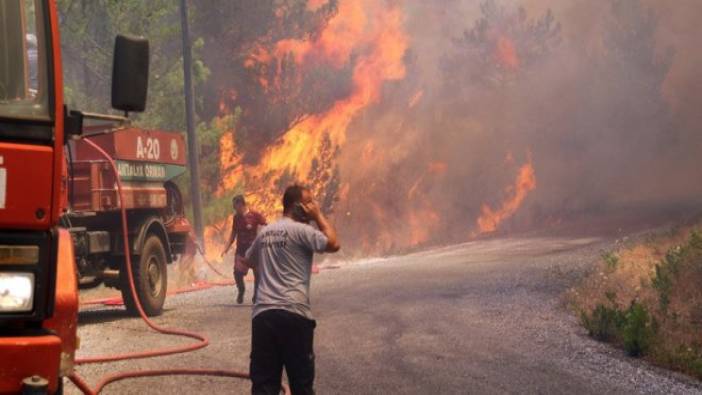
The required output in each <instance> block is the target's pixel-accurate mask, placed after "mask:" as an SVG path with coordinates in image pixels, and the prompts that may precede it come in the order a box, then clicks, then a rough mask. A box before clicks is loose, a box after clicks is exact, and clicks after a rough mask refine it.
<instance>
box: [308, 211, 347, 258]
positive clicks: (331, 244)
mask: <svg viewBox="0 0 702 395" xmlns="http://www.w3.org/2000/svg"><path fill="white" fill-rule="evenodd" d="M302 208H303V209H304V210H305V212H306V213H307V215H309V216H310V218H312V219H313V220H314V222H316V223H317V227H318V228H319V231H320V232H322V233H323V234H324V236H326V237H327V247H326V248H325V249H324V251H325V252H337V251H339V249H341V245H339V240H338V239H337V238H336V229H334V226H333V225H332V224H331V223H330V222H329V221H328V220H327V218H326V217H325V216H324V214H322V211H321V210H320V209H319V205H318V204H317V202H314V201H313V202H309V203H307V204H302Z"/></svg>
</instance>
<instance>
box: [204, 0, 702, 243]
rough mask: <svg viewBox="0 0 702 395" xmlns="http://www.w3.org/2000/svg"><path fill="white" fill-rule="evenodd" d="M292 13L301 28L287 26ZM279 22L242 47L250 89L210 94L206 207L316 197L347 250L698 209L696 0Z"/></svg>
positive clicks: (509, 2) (418, 8)
mask: <svg viewBox="0 0 702 395" xmlns="http://www.w3.org/2000/svg"><path fill="white" fill-rule="evenodd" d="M240 11H241V12H246V10H245V8H243V9H241V10H240ZM281 15H285V16H284V17H283V16H281ZM298 15H301V16H300V18H303V19H304V18H307V19H304V20H305V21H307V22H308V25H311V26H313V28H312V29H311V31H312V32H313V33H310V34H305V33H300V26H301V25H302V23H298V24H291V26H292V27H290V30H289V31H286V30H285V29H282V28H281V26H287V25H288V24H289V20H290V19H291V18H292V19H293V20H294V19H295V18H296V16H298ZM271 18H273V20H274V21H278V22H274V23H272V25H273V26H275V27H276V28H271V30H269V31H268V32H267V33H265V32H262V33H261V35H260V36H257V37H252V38H251V39H250V41H249V42H247V43H246V45H242V44H241V43H238V44H236V46H237V49H238V50H241V51H242V52H243V55H241V56H240V57H238V58H237V57H232V59H231V62H237V64H238V65H240V66H239V67H241V68H240V70H245V73H244V76H242V75H237V76H236V77H232V78H235V79H239V80H240V79H242V78H244V77H245V78H246V81H247V82H246V84H244V83H238V85H237V83H234V82H232V85H235V86H228V85H227V84H228V82H227V81H232V80H231V79H229V80H228V79H227V78H217V77H215V78H213V79H212V81H216V83H217V87H218V88H217V92H218V95H219V101H218V103H217V105H218V106H219V107H218V109H217V110H211V111H212V112H217V113H218V114H219V115H220V116H225V115H227V114H232V113H234V112H235V111H240V113H237V114H238V115H237V118H236V122H235V124H234V125H233V126H232V127H231V130H229V131H228V133H227V134H225V135H224V136H223V137H222V139H221V144H222V145H221V149H220V172H221V177H222V181H221V183H220V185H219V190H218V193H219V194H220V195H222V196H226V195H227V194H229V193H231V192H232V191H233V190H235V189H243V190H245V192H246V193H247V195H248V196H249V197H250V200H251V201H252V202H253V204H254V205H255V206H258V207H259V209H262V210H264V211H267V212H269V213H272V212H274V211H276V210H277V209H279V201H278V197H279V194H280V192H281V190H282V188H283V187H284V185H285V184H287V183H289V182H293V181H300V182H304V183H307V184H310V185H312V186H313V189H314V191H315V192H316V193H317V194H318V196H319V197H320V199H322V200H323V203H324V207H325V209H326V210H328V211H329V212H330V213H332V215H333V217H334V219H335V222H336V223H337V224H338V226H339V228H340V232H341V235H342V239H343V244H344V246H345V250H346V251H347V252H348V253H350V254H360V253H388V252H393V251H400V250H403V249H407V248H410V247H416V246H425V245H430V244H437V243H447V242H457V241H464V240H468V239H470V238H472V237H475V236H477V235H481V234H485V233H492V232H507V231H510V230H514V229H528V228H540V227H544V226H549V225H550V224H552V223H556V222H560V221H569V220H572V219H575V218H580V217H584V216H598V215H599V216H602V215H605V216H606V215H609V214H612V213H616V212H617V211H621V210H634V209H635V210H639V214H637V215H647V213H653V212H655V211H657V210H660V209H666V208H670V207H680V206H687V205H690V206H694V204H696V203H697V202H699V199H700V197H702V183H701V182H699V175H698V174H699V170H698V169H699V165H700V164H702V163H701V162H702V160H701V159H700V158H701V157H702V156H701V155H702V134H701V133H699V128H700V126H701V125H702V119H701V118H702V116H701V115H700V114H701V112H700V111H699V105H700V103H702V89H701V88H702V75H700V74H699V70H700V67H701V66H702V55H701V54H700V53H699V51H697V50H696V41H697V37H700V36H701V33H702V32H701V31H700V30H702V28H701V27H700V24H699V23H698V21H700V20H702V19H701V18H702V7H700V6H699V4H697V2H696V1H695V0H689V1H676V2H656V1H653V0H603V1H596V2H595V1H589V0H569V1H562V0H551V1H547V0H502V1H501V0H485V1H480V2H477V1H473V0H445V1H440V2H438V1H436V2H433V1H419V0H406V1H379V0H367V1H361V0H341V1H339V2H338V4H337V3H336V2H324V1H311V2H309V4H307V6H306V8H305V9H300V10H298V11H296V12H294V13H293V12H291V10H290V9H283V10H281V11H279V12H274V13H273V14H272V15H271ZM310 21H311V22H310ZM225 22H226V21H217V23H219V24H223V23H225ZM276 23H278V24H276ZM281 29H282V30H281ZM286 33H288V35H287V36H286ZM205 45H206V47H207V46H212V45H214V46H225V47H226V46H227V45H229V44H228V43H227V42H222V41H219V42H217V41H214V42H211V43H207V42H206V44H205ZM210 52H211V54H210V57H213V58H216V59H217V62H219V64H223V65H226V64H227V62H228V61H229V60H228V59H222V56H231V51H227V50H224V49H220V48H219V47H217V48H216V49H211V50H210ZM224 70H225V67H224V66H222V68H221V69H220V70H217V69H216V68H215V69H213V74H214V75H216V74H217V72H221V71H224ZM243 86H246V87H248V88H247V89H249V91H242V88H241V87H243ZM237 87H238V88H237ZM254 91H255V92H258V93H257V95H255V96H246V93H247V92H254ZM252 97H255V98H256V100H257V101H255V100H253V99H252ZM213 105H214V104H213ZM236 107H239V110H235V108H236ZM256 131H260V133H258V134H257V133H256ZM252 142H253V143H252Z"/></svg>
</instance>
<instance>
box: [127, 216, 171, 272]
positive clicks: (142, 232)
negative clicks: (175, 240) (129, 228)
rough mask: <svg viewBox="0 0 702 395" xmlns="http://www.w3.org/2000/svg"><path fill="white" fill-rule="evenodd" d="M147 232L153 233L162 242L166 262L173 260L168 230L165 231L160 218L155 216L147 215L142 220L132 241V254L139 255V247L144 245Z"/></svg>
mask: <svg viewBox="0 0 702 395" xmlns="http://www.w3.org/2000/svg"><path fill="white" fill-rule="evenodd" d="M149 234H155V235H156V236H158V237H159V238H160V239H161V242H162V243H163V248H165V249H166V259H167V260H168V263H172V262H173V254H172V253H171V243H170V241H169V240H168V232H166V227H165V226H164V225H163V222H161V220H160V219H158V218H157V217H149V218H147V219H146V220H145V221H144V222H142V224H141V226H140V227H139V231H138V233H137V236H136V238H135V239H134V241H133V242H132V254H134V255H140V254H141V249H142V247H143V246H144V242H145V241H146V237H147V236H148V235H149Z"/></svg>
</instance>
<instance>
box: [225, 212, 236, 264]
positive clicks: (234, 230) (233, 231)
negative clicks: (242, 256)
mask: <svg viewBox="0 0 702 395" xmlns="http://www.w3.org/2000/svg"><path fill="white" fill-rule="evenodd" d="M235 239H236V221H234V219H232V233H231V234H230V235H229V242H227V247H226V248H225V249H224V251H222V256H225V255H226V254H227V252H229V249H230V248H232V244H233V243H234V240H235Z"/></svg>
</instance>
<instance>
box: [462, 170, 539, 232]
mask: <svg viewBox="0 0 702 395" xmlns="http://www.w3.org/2000/svg"><path fill="white" fill-rule="evenodd" d="M534 188H536V175H535V173H534V167H533V165H532V163H531V160H529V162H527V163H525V164H524V165H522V167H520V168H519V172H518V173H517V179H516V180H515V182H514V185H513V186H510V187H508V188H507V189H506V190H505V194H506V195H507V198H506V199H505V200H504V201H503V202H502V204H501V205H500V207H499V208H498V209H497V210H493V209H492V208H491V207H490V206H488V205H487V204H484V205H483V207H482V210H481V211H482V212H481V215H480V217H479V218H478V220H477V225H478V230H477V231H476V232H475V233H474V234H473V236H476V235H478V234H484V233H491V232H494V231H496V230H497V228H498V227H499V226H500V223H502V221H504V220H505V219H507V218H509V217H511V216H512V215H514V214H515V213H516V212H517V210H518V209H519V207H520V206H521V205H522V202H523V201H524V199H525V198H526V197H527V195H528V194H529V192H531V191H532V190H534Z"/></svg>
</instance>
